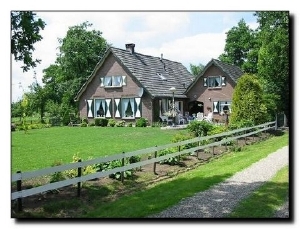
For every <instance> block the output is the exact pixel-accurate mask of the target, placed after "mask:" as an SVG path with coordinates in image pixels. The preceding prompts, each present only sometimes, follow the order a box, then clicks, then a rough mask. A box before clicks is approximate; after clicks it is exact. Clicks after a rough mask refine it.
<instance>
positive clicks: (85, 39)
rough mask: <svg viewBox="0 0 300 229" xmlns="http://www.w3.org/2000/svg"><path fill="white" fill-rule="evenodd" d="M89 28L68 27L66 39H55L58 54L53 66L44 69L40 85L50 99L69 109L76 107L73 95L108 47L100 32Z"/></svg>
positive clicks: (83, 24) (81, 25)
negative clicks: (57, 45) (56, 40)
mask: <svg viewBox="0 0 300 229" xmlns="http://www.w3.org/2000/svg"><path fill="white" fill-rule="evenodd" d="M91 26H92V24H91V23H89V22H84V23H82V24H80V25H76V26H72V27H69V30H68V31H67V34H66V36H65V37H64V38H59V39H58V41H59V44H60V46H59V51H60V53H59V54H58V57H57V59H56V61H55V64H52V65H50V66H49V67H48V68H47V69H44V73H45V75H44V76H43V82H44V83H45V88H46V90H47V91H48V92H49V95H51V99H53V100H54V101H55V102H58V103H65V105H67V106H68V107H70V108H71V109H75V107H76V104H75V102H74V98H75V96H76V93H77V92H78V91H79V89H80V87H81V86H82V85H83V84H84V83H85V82H86V80H87V78H88V76H89V75H90V74H91V73H92V71H93V70H94V67H95V66H96V64H97V63H98V62H99V60H100V59H101V58H102V57H103V55H104V53H105V51H106V50H107V48H108V46H109V45H108V43H107V42H106V40H105V39H104V38H103V37H102V32H100V31H96V30H90V29H89V28H90V27H91ZM51 91H52V92H51Z"/></svg>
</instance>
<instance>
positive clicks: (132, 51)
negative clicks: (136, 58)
mask: <svg viewBox="0 0 300 229" xmlns="http://www.w3.org/2000/svg"><path fill="white" fill-rule="evenodd" d="M125 46H126V50H127V51H129V52H130V53H131V54H133V53H134V47H135V44H133V43H130V44H125Z"/></svg>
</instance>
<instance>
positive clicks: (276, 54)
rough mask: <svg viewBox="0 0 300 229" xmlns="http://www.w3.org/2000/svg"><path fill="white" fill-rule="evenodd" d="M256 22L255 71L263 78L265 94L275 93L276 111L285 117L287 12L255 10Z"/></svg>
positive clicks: (287, 87)
mask: <svg viewBox="0 0 300 229" xmlns="http://www.w3.org/2000/svg"><path fill="white" fill-rule="evenodd" d="M256 16H257V17H258V19H257V21H258V22H259V29H260V33H259V40H260V42H261V47H260V49H259V53H258V74H259V76H260V77H262V78H263V79H264V81H265V84H266V86H265V90H266V93H267V94H271V95H277V96H278V97H279V99H277V100H275V103H276V107H277V111H278V112H281V111H283V112H284V113H285V114H286V116H287V118H288V119H289V110H290V94H289V91H290V89H289V84H290V81H289V78H290V67H289V66H290V62H289V55H290V54H289V13H288V12H285V11H266V12H265V11H264V12H256Z"/></svg>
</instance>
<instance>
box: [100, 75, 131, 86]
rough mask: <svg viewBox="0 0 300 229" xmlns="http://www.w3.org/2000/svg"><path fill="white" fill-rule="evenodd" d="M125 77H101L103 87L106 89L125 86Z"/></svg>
mask: <svg viewBox="0 0 300 229" xmlns="http://www.w3.org/2000/svg"><path fill="white" fill-rule="evenodd" d="M125 78H126V77H125V76H121V75H118V76H104V77H101V86H103V87H105V88H119V87H122V86H123V85H125V82H124V81H125Z"/></svg>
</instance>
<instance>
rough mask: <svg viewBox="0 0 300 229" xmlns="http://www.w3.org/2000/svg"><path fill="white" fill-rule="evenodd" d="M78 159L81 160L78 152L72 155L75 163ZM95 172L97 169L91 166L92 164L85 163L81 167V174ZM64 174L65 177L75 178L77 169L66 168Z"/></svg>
mask: <svg viewBox="0 0 300 229" xmlns="http://www.w3.org/2000/svg"><path fill="white" fill-rule="evenodd" d="M91 159H92V158H89V160H91ZM79 160H81V158H80V157H79V154H78V153H77V154H74V155H73V161H72V162H73V163H76V162H78V161H79ZM95 172H97V169H96V167H94V166H92V165H87V166H85V167H84V168H83V171H82V175H87V174H91V173H95ZM65 174H66V176H67V177H69V178H75V177H77V175H78V170H77V169H70V170H67V171H65Z"/></svg>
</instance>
